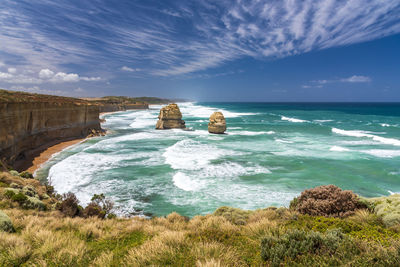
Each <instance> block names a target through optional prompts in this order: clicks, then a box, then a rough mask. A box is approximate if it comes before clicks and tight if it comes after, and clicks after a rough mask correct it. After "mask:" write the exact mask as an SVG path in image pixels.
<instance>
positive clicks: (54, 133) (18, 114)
mask: <svg viewBox="0 0 400 267" xmlns="http://www.w3.org/2000/svg"><path fill="white" fill-rule="evenodd" d="M0 125H1V127H0V160H1V161H3V162H5V163H6V164H8V165H11V166H13V167H14V168H17V169H18V162H19V161H24V160H26V158H28V157H29V156H30V155H31V154H32V153H35V152H38V150H39V151H40V150H41V149H43V150H44V149H45V148H47V147H48V146H51V145H54V144H57V143H59V142H62V141H66V140H71V139H75V138H81V137H86V136H87V135H88V134H90V133H92V132H93V130H94V131H100V130H101V128H100V122H99V106H98V105H95V104H91V103H90V102H88V101H85V100H81V99H76V98H70V97H60V96H50V95H40V94H29V93H24V92H12V91H5V90H0Z"/></svg>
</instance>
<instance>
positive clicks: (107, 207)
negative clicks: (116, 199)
mask: <svg viewBox="0 0 400 267" xmlns="http://www.w3.org/2000/svg"><path fill="white" fill-rule="evenodd" d="M113 207H114V204H113V203H112V202H111V201H110V200H108V199H106V197H105V196H104V194H99V195H97V194H94V195H93V197H92V199H91V202H90V203H89V205H87V207H86V208H85V209H84V210H83V216H84V217H93V216H95V217H99V218H101V219H104V218H105V217H106V216H107V215H109V214H110V213H111V210H112V208H113Z"/></svg>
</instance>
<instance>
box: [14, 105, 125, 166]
mask: <svg viewBox="0 0 400 267" xmlns="http://www.w3.org/2000/svg"><path fill="white" fill-rule="evenodd" d="M124 111H127V110H117V111H110V112H101V113H99V119H100V120H102V119H103V117H104V116H105V115H108V114H114V113H118V112H124ZM86 139H88V137H84V138H77V139H72V140H66V141H61V142H59V143H56V144H47V145H46V146H42V147H40V148H37V149H38V150H41V152H40V153H39V154H37V152H36V153H35V152H34V153H32V154H31V155H29V156H28V157H27V158H26V159H24V160H23V162H21V163H19V164H18V165H19V166H18V169H20V170H21V171H22V170H23V171H28V172H30V173H32V174H34V173H35V172H36V171H37V170H38V169H40V168H41V166H42V165H43V164H45V163H46V162H47V161H49V160H50V159H51V158H52V157H53V155H55V154H57V153H59V152H61V151H63V150H64V149H67V148H68V147H70V146H73V145H75V144H78V143H81V142H83V141H85V140H86ZM43 147H45V149H44V150H42V149H43Z"/></svg>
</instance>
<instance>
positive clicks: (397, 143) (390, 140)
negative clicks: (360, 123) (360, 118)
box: [332, 128, 400, 146]
mask: <svg viewBox="0 0 400 267" xmlns="http://www.w3.org/2000/svg"><path fill="white" fill-rule="evenodd" d="M332 132H334V133H336V134H340V135H346V136H353V137H366V138H372V140H374V141H377V142H380V143H383V144H386V145H394V146H400V140H398V139H394V138H386V137H381V136H377V135H373V134H370V133H367V132H365V131H358V130H353V131H348V130H342V129H338V128H332Z"/></svg>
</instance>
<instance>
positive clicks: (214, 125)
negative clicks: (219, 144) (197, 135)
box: [208, 112, 226, 134]
mask: <svg viewBox="0 0 400 267" xmlns="http://www.w3.org/2000/svg"><path fill="white" fill-rule="evenodd" d="M225 131H226V121H225V117H224V115H223V114H222V113H221V112H214V113H213V114H211V116H210V122H209V123H208V132H209V133H213V134H223V133H225Z"/></svg>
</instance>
